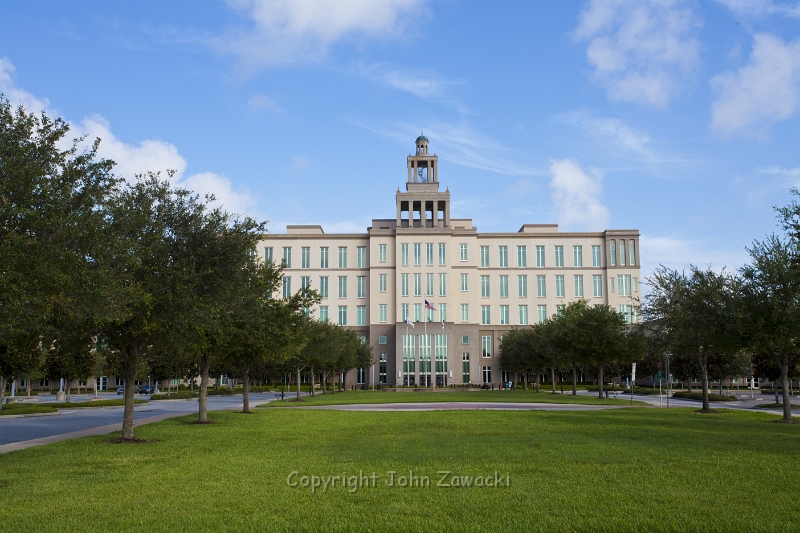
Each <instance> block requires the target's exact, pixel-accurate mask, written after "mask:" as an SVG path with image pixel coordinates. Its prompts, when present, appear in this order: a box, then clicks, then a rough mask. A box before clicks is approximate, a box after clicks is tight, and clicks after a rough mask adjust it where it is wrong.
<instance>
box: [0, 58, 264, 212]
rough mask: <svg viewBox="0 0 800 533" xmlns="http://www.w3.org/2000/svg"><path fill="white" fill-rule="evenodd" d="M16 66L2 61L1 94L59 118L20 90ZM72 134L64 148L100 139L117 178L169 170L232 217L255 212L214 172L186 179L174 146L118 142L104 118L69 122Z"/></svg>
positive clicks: (248, 199)
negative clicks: (211, 196) (214, 199)
mask: <svg viewBox="0 0 800 533" xmlns="http://www.w3.org/2000/svg"><path fill="white" fill-rule="evenodd" d="M13 73H14V65H13V64H12V63H11V61H9V60H8V59H7V58H0V92H2V93H3V94H5V95H6V98H8V100H9V101H10V102H11V103H12V104H13V105H20V104H21V105H23V106H25V107H26V110H27V112H29V113H39V112H40V111H45V112H46V113H47V114H48V115H49V116H50V117H51V118H54V117H57V116H58V112H57V111H55V110H54V109H53V108H52V107H51V105H50V101H49V100H47V99H46V98H38V97H36V96H34V95H32V94H31V93H29V92H27V91H25V90H23V89H22V88H20V87H18V86H17V85H16V84H15V82H14V79H13ZM69 125H70V132H69V134H68V137H69V138H67V139H63V140H62V146H63V148H67V147H69V146H71V145H72V139H73V138H78V137H85V141H84V144H83V145H84V146H88V145H89V144H90V143H93V142H94V140H95V139H96V138H100V146H99V148H98V156H99V157H101V158H105V159H111V160H113V161H114V162H116V166H115V167H114V174H116V175H117V176H119V177H122V178H125V179H128V180H132V179H133V178H134V176H135V175H136V174H141V173H144V172H147V171H153V172H159V171H160V172H161V173H162V177H166V171H167V170H170V169H172V170H175V171H176V174H175V177H174V179H173V181H174V183H175V184H176V185H180V186H183V187H186V188H187V189H190V190H193V191H195V192H197V193H198V194H202V195H204V194H206V193H211V194H214V196H216V197H217V202H216V204H215V205H222V206H224V207H225V209H226V210H228V211H230V212H232V213H238V214H247V213H252V212H253V209H254V208H255V204H256V201H255V198H254V197H253V196H252V194H250V192H249V191H248V190H247V189H241V190H238V191H237V190H235V189H234V187H233V184H232V183H231V181H230V180H229V179H228V178H226V177H225V176H222V175H219V174H214V173H212V172H203V173H200V174H193V175H191V176H188V177H186V178H184V172H185V171H186V167H187V162H186V159H185V158H184V157H183V156H182V155H180V153H178V149H177V148H176V147H175V145H173V144H172V143H169V142H166V141H162V140H157V139H145V140H143V141H141V142H139V143H136V144H129V143H126V142H123V141H121V140H119V139H118V138H117V136H116V135H114V133H113V132H112V131H111V126H110V124H109V122H108V120H106V119H105V118H104V117H102V116H100V115H96V114H95V115H92V116H90V117H86V118H84V119H83V120H82V121H81V122H79V123H76V122H69Z"/></svg>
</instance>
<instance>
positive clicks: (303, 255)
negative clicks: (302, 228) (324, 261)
mask: <svg viewBox="0 0 800 533" xmlns="http://www.w3.org/2000/svg"><path fill="white" fill-rule="evenodd" d="M300 268H311V248H309V247H308V246H303V247H302V248H300Z"/></svg>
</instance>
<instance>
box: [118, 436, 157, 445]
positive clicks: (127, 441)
mask: <svg viewBox="0 0 800 533" xmlns="http://www.w3.org/2000/svg"><path fill="white" fill-rule="evenodd" d="M106 442H108V443H109V444H155V443H156V442H158V441H157V440H148V439H139V438H137V437H131V438H129V439H126V438H123V437H117V438H116V439H110V440H107V441H106Z"/></svg>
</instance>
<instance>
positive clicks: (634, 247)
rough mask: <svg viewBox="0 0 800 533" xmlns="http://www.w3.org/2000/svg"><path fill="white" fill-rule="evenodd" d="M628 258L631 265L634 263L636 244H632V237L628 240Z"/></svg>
mask: <svg viewBox="0 0 800 533" xmlns="http://www.w3.org/2000/svg"><path fill="white" fill-rule="evenodd" d="M630 249H631V253H630V259H631V266H634V265H635V264H636V246H635V245H634V244H633V239H631V240H630Z"/></svg>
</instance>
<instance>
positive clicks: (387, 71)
mask: <svg viewBox="0 0 800 533" xmlns="http://www.w3.org/2000/svg"><path fill="white" fill-rule="evenodd" d="M358 72H359V73H360V74H361V75H362V76H364V77H365V78H367V79H369V80H372V81H375V82H378V83H381V84H383V85H386V86H388V87H391V88H392V89H396V90H398V91H402V92H405V93H408V94H411V95H413V96H416V97H417V98H422V99H425V100H434V101H438V102H441V103H443V104H445V105H447V106H448V107H451V108H453V109H456V110H457V111H459V112H462V113H468V112H469V111H468V110H467V109H466V107H465V106H464V105H463V104H462V103H461V102H459V101H458V100H456V99H455V98H454V97H453V96H452V95H451V94H450V89H451V88H453V87H456V86H458V85H463V84H464V82H463V81H461V80H451V79H447V78H445V77H444V76H442V75H441V74H439V73H438V72H436V71H435V70H432V69H428V70H417V71H414V70H411V69H408V68H403V69H392V68H387V67H386V66H384V65H380V64H378V65H371V66H368V67H367V66H360V67H359V68H358Z"/></svg>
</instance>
